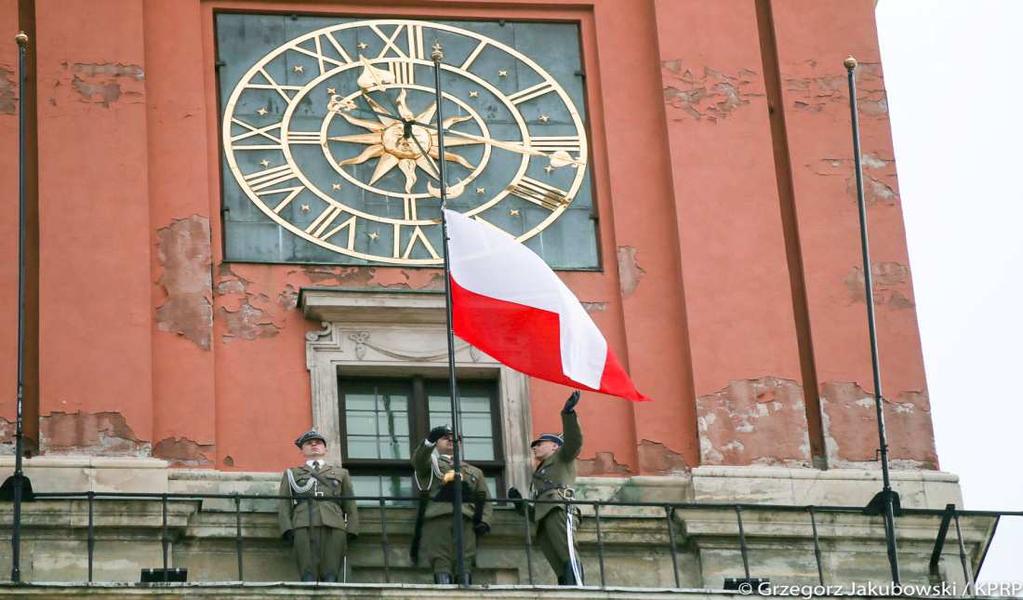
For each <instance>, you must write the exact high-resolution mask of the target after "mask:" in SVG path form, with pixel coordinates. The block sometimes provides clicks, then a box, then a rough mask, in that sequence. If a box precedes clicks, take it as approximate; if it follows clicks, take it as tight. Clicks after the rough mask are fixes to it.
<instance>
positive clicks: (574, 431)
mask: <svg viewBox="0 0 1023 600" xmlns="http://www.w3.org/2000/svg"><path fill="white" fill-rule="evenodd" d="M576 404H579V390H576V391H574V392H572V395H571V396H569V397H568V400H567V401H565V406H564V408H562V409H561V426H562V430H563V432H564V433H563V436H564V439H565V443H564V444H563V445H562V446H561V449H560V450H559V451H558V455H557V456H558V460H560V461H561V462H569V461H573V460H575V459H576V457H577V456H579V452H580V451H581V450H582V449H583V430H582V429H581V428H580V427H579V416H578V415H576V414H575V405H576Z"/></svg>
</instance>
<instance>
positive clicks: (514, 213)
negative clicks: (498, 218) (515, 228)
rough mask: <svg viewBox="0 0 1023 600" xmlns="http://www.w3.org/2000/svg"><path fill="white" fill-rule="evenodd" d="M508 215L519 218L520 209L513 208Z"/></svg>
mask: <svg viewBox="0 0 1023 600" xmlns="http://www.w3.org/2000/svg"><path fill="white" fill-rule="evenodd" d="M508 214H509V215H511V216H513V217H517V216H519V209H517V208H513V209H511V210H509V211H508Z"/></svg>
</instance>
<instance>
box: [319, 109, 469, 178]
mask: <svg viewBox="0 0 1023 600" xmlns="http://www.w3.org/2000/svg"><path fill="white" fill-rule="evenodd" d="M405 97H406V91H405V90H402V91H401V93H400V94H398V98H397V100H396V104H397V106H398V113H399V116H400V117H401V119H395V118H393V117H390V116H388V115H386V114H381V113H382V112H386V111H383V110H382V109H381V107H379V105H377V104H376V103H375V102H371V103H370V106H372V107H373V109H374V114H375V115H376V117H377V121H369V120H366V119H360V118H358V117H353V116H352V115H349V114H347V113H343V112H342V113H338V114H340V116H341V117H342V118H344V119H345V120H347V121H348V122H349V123H351V124H352V125H355V126H356V127H362V128H363V129H366V130H368V133H356V134H353V135H342V136H334V137H330V138H327V139H329V140H331V141H335V142H352V143H356V144H367V145H368V147H367V148H366V149H365V150H363V151H362V153H360V154H359V155H358V156H355V157H352V158H346V159H345V160H342V161H340V162H338V166H339V167H344V166H346V165H361V164H362V163H365V162H366V161H368V160H371V159H374V158H376V159H377V163H376V167H375V168H374V170H373V176H372V177H371V178H370V180H369V184H370V185H373V184H374V183H376V182H377V181H379V180H380V178H381V177H383V176H384V175H387V174H388V173H390V172H391V170H393V169H394V167H398V169H399V170H400V171H401V172H402V173H404V174H405V191H406V192H411V191H412V188H413V186H415V184H416V181H417V180H418V177H417V175H416V169H417V168H419V169H422V170H423V171H425V172H426V173H427V175H429V176H431V177H435V178H436V177H437V169H436V167H435V164H436V163H435V162H433V161H434V160H439V159H440V150H439V148H438V140H437V130H436V129H433V128H432V127H431V128H427V127H423V126H422V125H419V123H429V122H430V121H431V120H432V119H433V116H434V114H435V113H436V112H437V103H436V101H435V102H434V103H433V104H431V105H430V106H429V107H428V108H427V109H426V110H424V111H422V112H421V113H419V114H418V115H417V114H415V113H413V112H412V111H411V110H410V109H409V107H408V104H407V103H406V98H405ZM471 118H472V117H469V116H456V117H448V118H447V119H444V123H443V124H442V125H441V127H442V128H443V129H445V130H446V129H448V128H449V127H451V126H452V125H455V124H456V123H461V122H462V121H468V120H469V119H471ZM413 138H414V139H413ZM481 143H484V142H482V141H480V140H473V139H468V138H460V137H454V136H447V137H446V138H445V140H444V146H445V151H444V160H447V161H450V162H454V163H457V164H459V165H461V166H463V167H465V168H466V169H469V170H472V169H474V168H475V166H474V165H473V164H472V163H470V162H469V161H468V160H466V159H465V158H464V157H462V156H459V155H458V154H455V153H453V152H448V151H447V148H450V147H453V146H466V145H469V144H481ZM424 151H425V154H424ZM430 159H433V160H430Z"/></svg>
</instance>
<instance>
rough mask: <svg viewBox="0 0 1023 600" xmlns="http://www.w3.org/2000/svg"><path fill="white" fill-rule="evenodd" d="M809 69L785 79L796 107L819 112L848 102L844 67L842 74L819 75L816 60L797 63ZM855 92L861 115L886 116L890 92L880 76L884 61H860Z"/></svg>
mask: <svg viewBox="0 0 1023 600" xmlns="http://www.w3.org/2000/svg"><path fill="white" fill-rule="evenodd" d="M794 70H796V71H807V72H808V75H807V76H805V77H792V78H786V79H785V95H786V97H789V98H793V100H792V106H793V107H794V108H796V109H797V110H801V111H807V112H814V113H819V112H822V111H823V110H824V109H825V108H827V107H828V106H829V105H833V104H839V105H842V106H848V104H849V81H848V79H847V76H846V73H845V70H844V69H843V70H842V72H841V73H840V74H834V75H831V74H829V75H817V72H818V71H817V61H815V60H809V61H806V62H805V63H803V64H801V65H797V66H796V67H795V69H794ZM856 73H857V79H856V93H857V97H856V100H857V104H858V106H859V109H860V115H861V116H864V117H883V116H886V115H887V114H888V96H887V94H886V93H885V90H884V81H883V79H882V78H881V63H866V62H861V63H860V64H859V67H857V69H856Z"/></svg>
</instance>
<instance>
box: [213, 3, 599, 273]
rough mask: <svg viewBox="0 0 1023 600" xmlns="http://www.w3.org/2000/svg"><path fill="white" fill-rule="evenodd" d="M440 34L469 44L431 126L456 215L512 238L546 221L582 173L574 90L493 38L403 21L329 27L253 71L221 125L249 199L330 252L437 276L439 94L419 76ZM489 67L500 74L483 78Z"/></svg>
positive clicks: (568, 198)
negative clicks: (508, 223)
mask: <svg viewBox="0 0 1023 600" xmlns="http://www.w3.org/2000/svg"><path fill="white" fill-rule="evenodd" d="M438 39H444V40H445V42H444V46H445V48H448V47H450V46H452V45H454V46H456V47H459V46H460V47H462V48H466V49H468V50H467V51H463V54H464V55H463V56H458V55H457V54H456V55H454V56H452V57H451V62H450V63H442V64H441V68H442V73H443V76H444V77H445V79H447V80H450V81H453V82H455V85H448V84H447V83H446V84H445V92H444V94H443V99H442V101H443V102H444V110H443V113H444V114H445V115H452V116H450V117H447V118H445V119H444V122H443V123H441V124H439V126H440V127H441V128H442V129H443V130H444V141H445V153H444V156H443V160H445V164H446V166H445V169H446V170H447V173H448V176H447V179H448V189H447V196H448V198H449V204H450V205H451V206H450V207H452V208H455V209H457V210H460V211H462V212H464V213H465V214H466V215H468V216H471V217H473V218H476V219H479V220H481V221H483V222H486V223H490V224H492V225H495V226H498V227H500V226H501V225H500V224H499V223H497V222H496V221H497V220H496V219H493V218H492V217H490V215H493V214H494V212H493V211H504V214H506V215H509V218H511V219H512V220H513V221H516V222H522V223H523V225H522V226H521V227H520V229H519V230H513V231H509V233H511V234H512V235H513V236H514V237H516V238H517V239H519V240H520V241H526V240H529V239H530V238H532V237H534V236H536V235H538V234H539V233H541V232H542V231H544V230H545V229H546V228H547V227H549V226H550V225H552V224H553V223H554V222H555V221H556V220H557V219H558V218H559V217H561V216H562V215H563V214H564V213H565V211H566V210H567V209H568V207H569V205H570V204H571V203H572V202H573V200H574V199H575V198H576V197H577V195H578V194H579V192H580V189H581V187H582V186H583V183H584V180H585V178H586V177H587V173H586V162H587V156H588V142H587V137H586V128H585V125H584V123H583V120H582V118H581V116H580V113H579V110H577V108H576V106H575V104H574V103H573V101H572V99H571V98H570V96H569V94H568V93H567V92H566V91H565V89H564V88H563V87H562V86H561V85H560V84H559V83H558V81H557V80H556V79H555V78H554V77H552V76H551V75H550V74H549V73H548V72H547V71H545V70H544V69H543V68H542V67H541V66H540V65H539V64H538V63H537V62H535V61H534V60H532V59H531V58H529V57H528V56H526V55H525V54H523V53H522V52H520V51H518V50H516V49H515V48H512V47H511V46H509V45H507V44H505V43H503V42H501V41H499V40H497V39H494V38H493V37H488V36H486V35H483V34H481V33H478V32H476V31H471V30H468V29H465V28H461V27H455V26H452V25H449V24H444V23H434V22H429V21H419V20H410V19H368V20H357V21H351V22H347V23H342V24H338V25H332V26H327V27H322V28H319V29H316V30H313V31H310V32H308V33H304V34H301V35H298V36H295V37H294V38H292V39H290V40H289V41H287V42H286V43H284V44H282V45H280V46H278V47H276V48H275V49H273V50H271V51H270V52H268V53H266V54H265V55H263V56H262V57H261V58H260V59H259V60H257V61H255V62H254V63H253V64H252V65H251V67H250V68H249V69H248V70H247V72H246V73H245V75H244V76H242V77H241V80H240V81H239V82H238V83H237V84H236V85H235V86H234V88H233V90H232V91H231V94H230V96H229V98H228V100H227V101H226V103H225V105H224V114H223V122H222V143H223V149H224V158H225V161H226V165H227V167H228V169H229V171H230V173H231V177H232V178H233V180H234V181H235V182H236V183H237V184H238V186H239V187H240V188H241V190H242V191H243V192H244V194H245V196H246V197H247V198H248V200H249V201H251V202H252V204H254V205H255V206H256V207H258V209H259V210H260V211H262V213H264V214H265V215H266V216H268V217H269V218H270V219H272V220H273V221H274V222H276V223H277V224H278V225H280V226H281V227H283V228H284V229H286V230H287V231H289V232H290V233H291V234H293V235H295V236H298V237H300V238H302V239H304V240H306V241H308V242H311V243H313V244H316V245H317V246H320V247H321V248H325V249H327V250H330V251H332V252H336V253H340V254H344V255H347V256H350V257H353V258H356V259H362V260H365V261H367V262H369V263H382V264H393V265H405V266H439V265H440V264H441V263H442V258H441V256H440V254H439V253H438V250H437V249H438V248H439V247H440V244H439V229H440V219H439V204H440V200H439V199H438V197H439V195H440V194H439V189H438V188H437V185H436V176H437V171H438V165H437V163H438V161H440V160H441V159H442V157H441V156H440V154H439V152H438V149H437V128H438V124H437V123H436V122H435V121H436V119H435V117H436V113H437V106H436V101H437V99H436V98H435V97H434V90H433V87H432V86H430V85H427V84H428V81H427V79H426V75H427V73H428V70H432V69H433V61H432V59H431V57H430V55H429V50H430V48H431V46H432V45H433V44H434V43H437V41H438ZM355 40H358V41H355ZM369 42H373V44H370V43H369ZM451 42H455V43H451ZM483 56H487V57H488V58H489V59H490V60H489V62H490V63H492V62H493V61H494V60H495V59H496V60H498V61H499V62H501V63H502V65H504V66H503V68H499V69H496V70H494V72H492V73H484V72H480V71H481V69H480V68H476V67H478V66H479V65H482V64H483V61H482V60H481V57H483ZM474 68H475V70H474ZM282 73H284V74H285V75H284V76H282V75H281V74H282ZM275 75H276V76H275ZM552 114H553V115H554V117H553V119H554V121H553V123H552ZM552 124H553V125H554V126H555V127H552ZM310 125H312V126H310ZM551 132H554V133H556V134H557V135H549V133H551ZM257 158H259V159H260V160H256V159H257ZM453 171H454V172H453ZM324 174H327V175H329V177H324ZM452 200H454V202H452ZM527 212H529V213H531V214H532V215H533V216H534V218H533V220H532V221H530V222H529V223H525V218H524V213H527Z"/></svg>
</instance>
